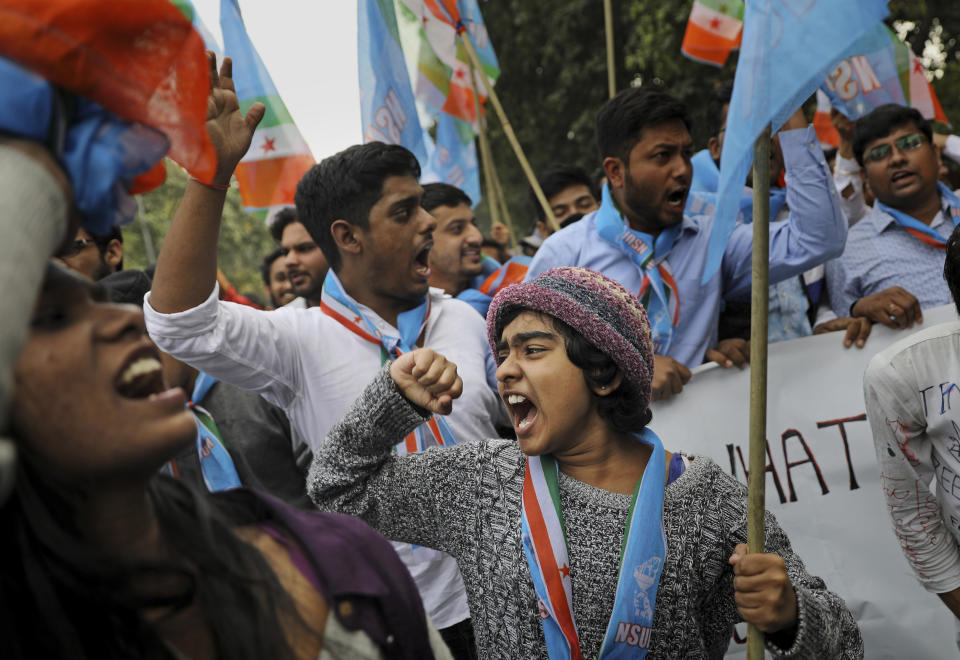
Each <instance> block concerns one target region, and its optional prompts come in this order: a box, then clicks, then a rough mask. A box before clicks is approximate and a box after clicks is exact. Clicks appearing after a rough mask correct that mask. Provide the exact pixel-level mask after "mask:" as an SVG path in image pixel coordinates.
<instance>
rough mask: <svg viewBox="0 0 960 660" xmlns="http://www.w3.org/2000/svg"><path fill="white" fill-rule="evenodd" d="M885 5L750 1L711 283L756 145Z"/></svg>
mask: <svg viewBox="0 0 960 660" xmlns="http://www.w3.org/2000/svg"><path fill="white" fill-rule="evenodd" d="M887 13H888V12H887V0H843V1H842V2H837V0H750V2H747V3H746V13H745V15H744V23H743V41H742V43H741V46H740V59H739V62H738V64H737V74H736V78H735V80H734V85H733V96H732V97H731V99H730V109H729V111H728V112H727V128H726V136H725V137H724V141H723V154H722V155H721V159H720V185H719V188H718V190H717V193H718V200H717V213H716V217H715V220H714V224H713V230H712V232H711V235H710V246H709V252H708V255H707V264H706V267H705V269H704V273H703V282H704V283H706V282H707V281H708V280H709V279H710V278H711V277H712V276H713V275H714V273H716V272H717V269H718V268H719V267H720V263H721V261H722V260H723V253H724V250H725V249H726V246H727V241H728V240H729V238H730V234H731V232H733V228H734V225H735V223H736V219H737V212H738V210H739V203H740V193H741V191H742V190H743V184H744V181H745V180H746V178H747V173H748V172H749V170H750V167H751V166H752V164H753V144H754V142H755V141H756V139H757V137H758V136H759V135H760V133H761V132H762V131H763V129H764V128H765V127H766V126H767V124H770V125H771V128H772V129H773V130H774V131H776V130H777V129H779V128H780V126H782V125H783V123H784V122H785V121H786V120H787V119H788V118H789V117H790V115H792V114H793V113H794V111H795V110H796V109H797V108H798V107H800V105H801V104H802V103H803V102H804V101H805V100H806V99H807V98H808V97H809V96H810V95H811V94H813V92H814V90H816V88H817V87H819V86H820V85H821V84H822V83H823V80H824V78H826V76H827V75H828V74H829V72H830V71H829V69H830V68H831V66H833V65H834V64H835V62H836V61H837V60H838V59H840V57H842V56H843V54H844V53H845V52H847V51H848V49H849V48H850V46H851V45H853V43H854V42H855V41H856V40H857V39H859V38H860V37H861V36H863V35H864V34H865V33H866V32H868V31H870V30H872V29H873V28H874V27H875V26H876V24H877V23H878V22H879V21H881V20H883V18H884V17H886V16H887Z"/></svg>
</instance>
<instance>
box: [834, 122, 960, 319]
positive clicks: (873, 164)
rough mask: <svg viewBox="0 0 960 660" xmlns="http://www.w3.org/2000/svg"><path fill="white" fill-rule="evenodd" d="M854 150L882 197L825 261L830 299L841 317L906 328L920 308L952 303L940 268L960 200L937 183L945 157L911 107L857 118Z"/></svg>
mask: <svg viewBox="0 0 960 660" xmlns="http://www.w3.org/2000/svg"><path fill="white" fill-rule="evenodd" d="M853 152H854V156H855V157H856V159H857V162H858V163H859V164H860V167H861V168H862V169H861V171H860V174H861V176H862V177H863V179H864V181H865V182H866V183H867V184H868V185H869V186H870V190H871V191H872V192H873V194H874V196H875V197H876V200H877V201H876V203H875V204H874V207H873V209H871V210H870V212H869V213H868V214H867V215H866V216H865V217H864V218H863V219H862V220H860V222H858V223H857V224H855V225H854V226H853V227H851V228H850V232H849V234H848V235H847V245H846V249H845V250H844V253H843V256H841V257H840V258H839V259H836V260H834V261H832V262H829V263H828V264H827V288H828V290H829V291H830V297H831V304H832V307H833V310H834V312H836V314H837V315H838V316H854V317H865V318H868V319H870V320H871V321H874V322H878V323H883V324H884V325H888V326H890V327H894V328H909V327H911V326H912V325H913V324H914V323H920V322H922V321H923V315H922V312H921V310H922V309H923V308H928V307H935V306H938V305H944V304H947V303H949V302H950V291H949V290H948V288H947V285H946V283H945V282H944V280H943V275H942V273H943V263H944V255H945V248H946V240H947V238H948V237H949V236H950V234H951V233H952V232H953V228H954V227H955V226H956V225H957V224H958V223H960V200H958V199H957V197H956V196H955V195H954V193H953V192H952V191H951V190H950V189H949V188H947V187H946V186H944V185H943V184H942V183H940V182H939V181H938V180H937V178H938V175H939V170H940V154H939V152H938V150H937V148H936V147H935V146H934V144H933V135H932V131H931V129H930V125H929V123H928V122H927V120H926V119H924V118H923V116H922V115H921V114H920V113H919V112H918V111H917V110H915V109H913V108H907V107H904V106H900V105H894V104H889V105H883V106H880V107H879V108H877V109H875V110H874V111H873V112H871V113H870V114H868V115H865V116H864V117H862V118H860V119H859V120H858V121H857V125H856V129H855V130H854V135H853Z"/></svg>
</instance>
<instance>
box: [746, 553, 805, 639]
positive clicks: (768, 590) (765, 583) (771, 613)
mask: <svg viewBox="0 0 960 660" xmlns="http://www.w3.org/2000/svg"><path fill="white" fill-rule="evenodd" d="M730 565H731V566H733V575H734V578H733V591H734V596H733V597H734V600H735V601H736V603H737V611H738V612H739V613H740V616H741V617H743V620H744V621H746V622H747V623H752V624H753V625H755V626H756V627H757V628H758V629H759V630H761V631H763V632H765V633H773V632H778V631H781V630H783V631H789V630H791V629H792V628H794V627H795V626H796V625H797V594H796V592H795V591H794V590H793V584H792V583H791V582H790V576H788V575H787V567H786V565H785V564H784V563H783V557H781V556H780V555H774V554H763V553H755V554H748V553H747V544H746V543H741V544H739V545H737V547H736V548H735V549H734V551H733V554H732V555H731V556H730Z"/></svg>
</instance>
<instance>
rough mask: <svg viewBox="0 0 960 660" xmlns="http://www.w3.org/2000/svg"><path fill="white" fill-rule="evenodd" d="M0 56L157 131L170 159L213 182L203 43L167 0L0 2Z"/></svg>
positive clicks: (9, 0)
mask: <svg viewBox="0 0 960 660" xmlns="http://www.w3.org/2000/svg"><path fill="white" fill-rule="evenodd" d="M0 55H2V56H4V57H6V58H8V59H10V60H12V61H14V62H16V63H17V64H19V65H21V66H23V67H25V68H27V69H30V70H32V71H34V72H36V73H38V74H40V75H41V76H43V77H44V78H46V79H47V80H49V81H50V82H51V83H53V84H55V85H57V86H58V87H61V88H63V89H65V90H67V91H70V92H72V93H74V94H77V95H79V96H83V97H85V98H87V99H89V100H91V101H93V102H95V103H97V104H99V105H101V106H103V107H104V108H106V109H107V110H108V111H110V112H112V113H114V114H115V115H117V116H119V117H122V118H123V119H126V120H129V121H135V122H140V123H142V124H146V125H147V126H151V127H153V128H155V129H157V130H159V131H161V132H162V133H164V134H165V135H166V136H167V138H168V139H169V140H170V152H169V156H170V157H171V158H172V159H173V160H175V161H176V162H177V163H179V164H180V165H181V166H183V167H184V168H185V169H186V170H187V171H188V172H189V173H190V174H191V175H193V176H195V177H196V178H198V179H200V180H201V181H204V182H208V183H209V182H210V181H212V180H213V176H214V174H215V173H216V167H217V158H216V153H215V151H214V148H213V143H212V142H211V141H210V138H209V136H208V135H207V132H206V129H205V126H204V124H205V121H206V112H207V96H208V95H209V92H210V74H209V69H208V64H207V59H206V56H205V55H204V46H203V39H202V38H201V37H200V35H199V34H198V33H197V32H196V31H195V30H194V29H193V26H192V25H191V23H190V21H188V20H187V19H186V18H185V17H184V16H183V14H182V13H181V12H180V11H179V10H178V9H177V8H176V7H175V6H174V5H173V4H172V3H170V2H169V1H168V0H138V1H137V2H115V1H112V0H4V2H3V4H2V5H0Z"/></svg>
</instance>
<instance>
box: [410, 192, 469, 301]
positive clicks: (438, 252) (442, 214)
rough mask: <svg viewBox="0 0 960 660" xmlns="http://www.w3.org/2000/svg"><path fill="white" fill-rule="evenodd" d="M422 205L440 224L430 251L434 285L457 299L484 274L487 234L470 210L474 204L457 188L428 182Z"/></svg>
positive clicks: (431, 284)
mask: <svg viewBox="0 0 960 660" xmlns="http://www.w3.org/2000/svg"><path fill="white" fill-rule="evenodd" d="M420 204H421V206H423V208H424V210H425V211H426V212H427V213H429V214H430V215H432V216H433V217H434V218H436V221H437V228H436V230H434V232H433V247H432V248H431V249H430V286H434V287H437V288H438V289H443V290H444V291H445V292H446V293H448V294H450V295H451V296H453V297H457V296H458V295H460V293H462V292H463V291H464V290H466V289H468V288H470V284H471V282H472V281H473V279H474V278H475V277H477V276H478V275H480V274H482V273H483V254H482V253H481V252H480V246H481V244H482V243H483V234H481V233H480V230H479V229H478V228H477V216H476V215H474V213H473V210H472V209H471V208H470V206H471V204H472V202H471V200H470V197H469V196H467V194H466V193H465V192H463V191H462V190H460V189H459V188H457V187H456V186H451V185H450V184H447V183H428V184H425V185H424V186H423V199H422V200H421V202H420Z"/></svg>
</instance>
